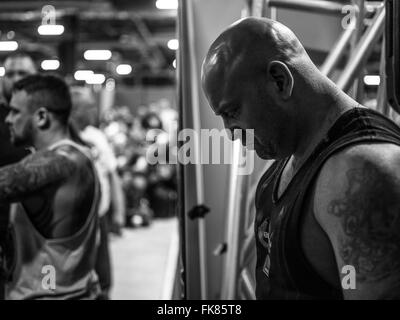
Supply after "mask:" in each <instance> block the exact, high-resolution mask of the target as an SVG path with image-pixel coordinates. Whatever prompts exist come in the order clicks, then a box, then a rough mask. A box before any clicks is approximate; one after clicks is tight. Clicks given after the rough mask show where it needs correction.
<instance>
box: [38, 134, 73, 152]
mask: <svg viewBox="0 0 400 320" xmlns="http://www.w3.org/2000/svg"><path fill="white" fill-rule="evenodd" d="M64 139H70V135H69V132H68V130H54V131H52V132H48V133H46V134H43V135H41V136H40V137H39V138H38V139H36V141H35V142H34V148H35V149H36V150H42V149H47V148H48V147H50V146H52V145H53V144H55V143H57V142H59V141H61V140H64Z"/></svg>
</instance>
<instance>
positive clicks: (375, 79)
mask: <svg viewBox="0 0 400 320" xmlns="http://www.w3.org/2000/svg"><path fill="white" fill-rule="evenodd" d="M364 83H365V84H366V85H367V86H379V84H380V83H381V77H380V76H377V75H367V76H364Z"/></svg>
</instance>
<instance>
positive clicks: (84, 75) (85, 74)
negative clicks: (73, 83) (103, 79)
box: [74, 70, 93, 81]
mask: <svg viewBox="0 0 400 320" xmlns="http://www.w3.org/2000/svg"><path fill="white" fill-rule="evenodd" d="M92 74H93V71H92V70H78V71H75V73H74V78H75V80H78V81H85V80H86V79H88V78H89V77H90V76H91V75H92Z"/></svg>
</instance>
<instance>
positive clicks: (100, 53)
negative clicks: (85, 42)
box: [83, 50, 112, 60]
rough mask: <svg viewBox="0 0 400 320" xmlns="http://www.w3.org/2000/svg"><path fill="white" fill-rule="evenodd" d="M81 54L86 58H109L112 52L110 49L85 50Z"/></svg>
mask: <svg viewBox="0 0 400 320" xmlns="http://www.w3.org/2000/svg"><path fill="white" fill-rule="evenodd" d="M83 56H84V58H85V59H86V60H109V59H110V58H111V56H112V53H111V51H110V50H86V51H85V53H84V54H83Z"/></svg>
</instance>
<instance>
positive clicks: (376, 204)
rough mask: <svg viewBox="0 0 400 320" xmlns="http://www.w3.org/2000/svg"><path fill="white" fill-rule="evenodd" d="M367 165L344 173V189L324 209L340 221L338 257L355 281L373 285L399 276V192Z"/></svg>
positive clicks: (379, 173) (371, 166)
mask: <svg viewBox="0 0 400 320" xmlns="http://www.w3.org/2000/svg"><path fill="white" fill-rule="evenodd" d="M387 181H391V179H385V177H382V173H381V172H378V170H377V169H376V167H374V166H373V165H370V164H363V165H362V166H360V167H358V168H354V169H350V170H349V171H348V172H347V182H348V187H347V189H346V191H345V195H344V197H343V198H341V199H335V200H333V201H331V202H330V204H329V206H328V213H330V214H332V215H335V216H337V217H339V218H340V220H341V224H342V227H343V230H344V234H345V235H344V236H343V237H341V238H340V239H339V241H340V242H339V243H340V255H341V258H342V259H343V261H344V263H345V264H348V265H353V266H354V267H355V269H356V272H357V279H359V280H361V281H376V280H381V279H384V278H387V277H388V276H396V273H400V220H399V216H400V205H399V200H400V199H399V191H400V190H397V189H398V188H397V187H396V186H395V185H394V184H393V183H388V182H387Z"/></svg>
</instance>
